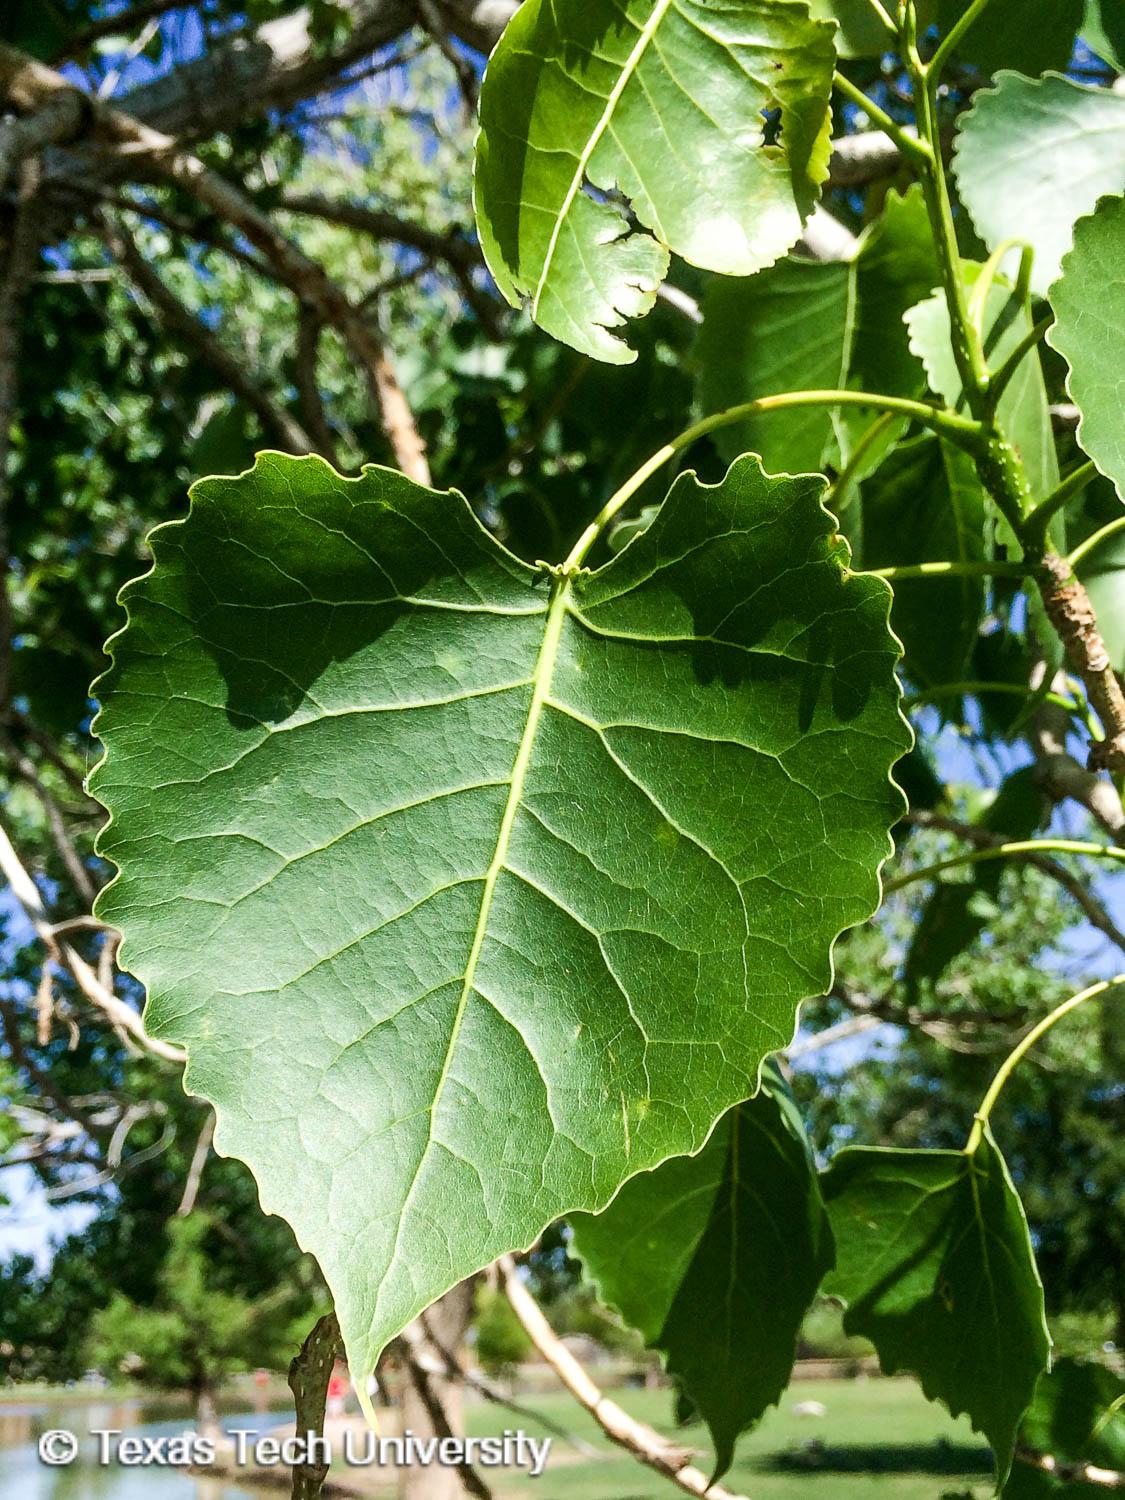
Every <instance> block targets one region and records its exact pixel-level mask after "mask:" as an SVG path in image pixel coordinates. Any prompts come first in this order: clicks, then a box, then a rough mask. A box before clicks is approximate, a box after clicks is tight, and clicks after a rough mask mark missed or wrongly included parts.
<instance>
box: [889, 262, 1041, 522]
mask: <svg viewBox="0 0 1125 1500" xmlns="http://www.w3.org/2000/svg"><path fill="white" fill-rule="evenodd" d="M962 270H963V274H964V277H965V280H966V282H967V284H968V285H969V287H970V288H971V287H973V286H974V285H975V283H976V280H977V277H978V276H979V275H980V273H981V267H980V266H979V265H976V264H975V263H974V262H971V261H969V262H965V263H964V264H963V267H962ZM981 321H982V331H983V336H984V352H985V357H986V358H987V360H988V363H989V366H990V367H991V368H992V369H993V370H998V369H999V368H1000V367H1001V366H1002V365H1003V364H1004V362H1005V360H1006V359H1007V357H1008V355H1009V354H1011V353H1012V352H1013V351H1014V350H1015V348H1016V346H1017V345H1018V344H1019V342H1020V340H1021V339H1022V338H1023V337H1024V336H1025V335H1026V334H1028V333H1030V331H1031V327H1032V317H1031V311H1030V309H1029V308H1028V306H1027V305H1026V303H1024V302H1023V301H1022V300H1021V299H1020V298H1019V296H1018V295H1017V294H1016V291H1015V290H1014V289H1013V288H1012V286H1011V285H1010V284H1009V283H1008V282H1007V281H1005V280H1004V279H1003V278H1002V277H999V276H998V277H996V278H995V280H994V281H993V283H992V286H991V287H990V288H989V292H988V297H987V299H986V300H985V305H984V309H983V315H982V320H981ZM906 326H907V328H908V329H909V331H910V347H911V348H912V349H913V350H914V353H915V354H916V355H917V356H918V358H919V359H920V360H921V361H922V363H923V364H924V365H925V367H926V373H927V375H928V376H929V380H930V385H931V387H932V388H933V390H934V391H935V392H936V393H937V394H938V395H939V396H941V397H942V398H943V400H945V401H946V402H947V403H948V404H949V405H950V406H952V407H954V408H959V409H961V410H962V411H964V410H966V409H967V403H966V400H965V393H964V390H963V388H962V385H961V376H960V373H959V372H958V369H957V362H956V360H955V359H954V357H953V340H952V335H951V333H950V322H949V305H948V303H947V302H946V300H945V294H944V293H943V292H936V293H935V294H934V295H933V296H932V297H927V299H926V300H925V301H924V302H920V303H919V304H918V306H917V307H913V308H911V309H910V311H909V312H908V313H907V314H906ZM996 415H997V417H998V418H999V422H1000V426H1001V428H1002V430H1003V432H1004V435H1005V437H1006V438H1007V439H1008V441H1009V442H1010V443H1011V444H1012V447H1013V448H1015V450H1016V452H1017V453H1018V454H1019V456H1020V458H1021V459H1022V460H1023V466H1024V470H1025V472H1026V474H1027V481H1028V485H1029V487H1030V490H1031V496H1032V499H1035V500H1041V499H1043V498H1044V497H1045V496H1047V495H1049V494H1050V492H1051V491H1052V490H1053V489H1054V488H1055V486H1056V485H1057V484H1058V482H1059V461H1058V455H1057V452H1056V449H1055V439H1054V433H1053V430H1052V427H1051V408H1050V404H1049V402H1048V400H1047V387H1046V384H1045V382H1044V380H1043V366H1042V364H1041V363H1040V360H1039V353H1038V351H1037V350H1035V349H1033V350H1031V352H1030V353H1029V354H1026V355H1025V356H1024V358H1023V359H1022V360H1021V362H1020V365H1019V369H1018V370H1017V371H1016V373H1015V375H1014V376H1013V377H1012V379H1011V381H1010V382H1009V384H1008V387H1007V389H1006V390H1005V391H1004V394H1003V395H1002V396H1001V397H1000V401H999V404H998V406H997V408H996Z"/></svg>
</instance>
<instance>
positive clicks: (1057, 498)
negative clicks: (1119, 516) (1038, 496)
mask: <svg viewBox="0 0 1125 1500" xmlns="http://www.w3.org/2000/svg"><path fill="white" fill-rule="evenodd" d="M1097 472H1098V471H1097V468H1096V466H1095V465H1094V464H1093V463H1092V462H1091V461H1090V460H1087V461H1086V462H1085V463H1084V464H1079V465H1078V467H1077V469H1073V470H1072V471H1071V472H1070V473H1069V474H1068V475H1067V476H1066V478H1065V479H1064V480H1062V481H1061V482H1060V483H1059V484H1057V485H1056V486H1055V488H1054V489H1053V490H1052V491H1051V493H1050V494H1049V495H1048V496H1047V498H1046V500H1041V501H1040V502H1039V504H1038V505H1037V506H1036V507H1035V509H1034V510H1033V511H1032V512H1031V514H1030V515H1029V516H1028V518H1027V520H1026V522H1025V523H1024V524H1025V527H1026V534H1027V536H1029V537H1033V538H1035V539H1036V540H1037V541H1039V542H1040V543H1041V542H1042V540H1043V538H1044V537H1046V535H1047V527H1048V526H1049V525H1050V524H1051V518H1052V516H1054V515H1056V514H1057V513H1058V512H1059V511H1060V510H1062V508H1063V506H1064V505H1066V504H1067V503H1068V502H1069V501H1071V500H1072V499H1073V498H1074V496H1075V495H1077V494H1078V492H1079V490H1084V489H1085V488H1086V486H1087V485H1088V484H1089V483H1090V480H1091V479H1093V477H1094V475H1095V474H1096V473H1097Z"/></svg>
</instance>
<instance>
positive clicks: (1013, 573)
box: [865, 562, 1029, 583]
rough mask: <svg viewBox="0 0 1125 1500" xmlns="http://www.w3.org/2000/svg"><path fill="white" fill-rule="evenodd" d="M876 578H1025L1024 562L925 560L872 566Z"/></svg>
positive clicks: (1025, 567)
mask: <svg viewBox="0 0 1125 1500" xmlns="http://www.w3.org/2000/svg"><path fill="white" fill-rule="evenodd" d="M865 571H869V572H872V573H874V575H875V577H876V578H886V579H889V580H890V581H891V582H892V583H898V582H900V581H901V580H902V579H904V578H1024V577H1026V575H1027V573H1028V571H1029V570H1028V568H1027V566H1026V565H1025V564H1024V563H1009V562H924V563H904V564H902V565H901V566H900V567H896V568H871V569H867V570H865Z"/></svg>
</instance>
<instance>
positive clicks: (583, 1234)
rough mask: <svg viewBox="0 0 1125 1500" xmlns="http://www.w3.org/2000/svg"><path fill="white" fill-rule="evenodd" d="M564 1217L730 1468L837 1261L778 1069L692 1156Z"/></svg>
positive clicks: (602, 1289)
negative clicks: (598, 1208) (599, 1207)
mask: <svg viewBox="0 0 1125 1500" xmlns="http://www.w3.org/2000/svg"><path fill="white" fill-rule="evenodd" d="M570 1222H571V1227H572V1229H573V1231H574V1252H575V1254H576V1255H577V1256H578V1257H579V1258H580V1259H581V1260H582V1261H583V1262H584V1264H585V1267H586V1271H587V1273H588V1275H589V1276H590V1277H591V1278H592V1280H593V1281H594V1282H595V1283H596V1285H597V1287H598V1291H599V1295H600V1296H601V1298H602V1300H603V1301H604V1302H606V1303H608V1304H609V1305H610V1306H611V1307H614V1308H616V1309H617V1311H618V1312H619V1313H620V1314H621V1316H622V1317H623V1318H624V1320H625V1322H626V1323H628V1324H630V1326H632V1327H633V1328H636V1329H638V1330H639V1331H640V1333H641V1334H642V1335H643V1337H644V1340H645V1342H646V1343H647V1344H648V1345H649V1346H650V1347H652V1348H657V1349H661V1350H663V1351H664V1353H665V1355H666V1357H667V1366H668V1371H669V1373H670V1374H671V1375H673V1376H674V1377H675V1378H676V1380H677V1383H678V1384H679V1385H680V1386H681V1388H682V1389H683V1390H684V1391H685V1392H686V1393H687V1396H688V1397H689V1399H690V1400H691V1402H692V1405H693V1406H694V1407H695V1409H696V1410H697V1411H698V1412H699V1414H700V1416H701V1417H702V1418H703V1420H704V1421H705V1422H706V1423H707V1426H708V1427H709V1428H710V1431H711V1436H712V1440H713V1441H714V1444H715V1454H716V1459H715V1476H716V1477H718V1476H719V1475H721V1474H725V1473H726V1471H727V1470H728V1469H729V1468H730V1465H731V1462H732V1460H733V1458H734V1444H735V1440H736V1439H737V1438H738V1436H739V1435H740V1434H741V1433H742V1432H744V1431H745V1430H746V1428H747V1427H749V1426H751V1425H752V1424H753V1423H754V1422H756V1421H757V1420H758V1418H759V1417H760V1416H761V1415H762V1414H763V1412H765V1411H766V1409H767V1408H768V1407H770V1406H772V1405H773V1404H774V1403H775V1402H777V1401H778V1400H779V1399H780V1398H781V1394H782V1392H783V1391H784V1390H785V1388H786V1386H787V1385H788V1384H789V1378H790V1376H791V1374H792V1372H793V1361H794V1359H795V1357H796V1351H797V1337H798V1335H799V1333H800V1331H801V1324H802V1322H803V1320H804V1316H805V1313H806V1312H807V1311H808V1309H809V1305H810V1304H811V1302H812V1300H813V1298H814V1297H815V1295H816V1290H817V1288H818V1287H819V1285H820V1283H821V1281H822V1280H823V1278H824V1275H825V1272H826V1271H828V1270H829V1268H830V1267H831V1265H832V1261H833V1255H832V1235H831V1231H830V1230H829V1227H828V1220H827V1216H826V1214H825V1211H824V1204H823V1202H822V1201H821V1196H820V1187H819V1184H818V1181H817V1174H816V1169H815V1167H814V1165H813V1160H812V1153H811V1151H810V1149H809V1143H808V1139H807V1137H806V1135H805V1130H804V1126H803V1124H802V1122H801V1117H800V1114H799V1113H798V1112H797V1108H796V1106H795V1104H794V1103H793V1099H792V1096H791V1095H790V1093H789V1090H788V1088H787V1087H786V1085H785V1083H784V1081H783V1079H782V1078H781V1076H780V1074H779V1073H778V1072H777V1070H776V1068H775V1067H772V1066H771V1067H768V1068H767V1069H766V1070H765V1071H764V1072H763V1075H762V1087H761V1089H760V1091H759V1092H758V1094H757V1095H756V1096H755V1097H754V1098H753V1099H750V1100H748V1101H747V1102H746V1103H744V1104H738V1105H736V1106H735V1108H734V1109H733V1110H730V1111H729V1112H728V1113H727V1114H725V1115H724V1116H723V1118H722V1119H721V1120H720V1121H719V1123H718V1125H716V1127H715V1130H714V1132H713V1133H712V1135H711V1138H710V1140H709V1141H708V1142H707V1144H706V1146H704V1148H703V1150H702V1151H701V1152H700V1153H699V1155H698V1156H679V1157H673V1158H672V1160H670V1161H666V1162H665V1163H664V1164H663V1166H660V1167H657V1168H656V1170H655V1171H654V1172H642V1173H641V1174H640V1175H639V1176H637V1177H634V1178H632V1179H631V1180H630V1181H629V1182H627V1183H626V1184H625V1186H624V1187H623V1188H622V1189H621V1191H620V1192H619V1193H618V1195H617V1197H616V1198H614V1200H613V1202H612V1203H611V1204H610V1205H609V1207H608V1208H607V1209H605V1210H604V1211H603V1212H602V1213H600V1214H598V1215H597V1216H596V1217H591V1216H589V1215H585V1214H583V1215H575V1216H573V1217H572V1218H571V1221H570Z"/></svg>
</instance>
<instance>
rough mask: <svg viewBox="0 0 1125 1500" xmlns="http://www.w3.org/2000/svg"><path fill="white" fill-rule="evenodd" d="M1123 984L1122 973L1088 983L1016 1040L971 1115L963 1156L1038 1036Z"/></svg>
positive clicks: (978, 1139)
mask: <svg viewBox="0 0 1125 1500" xmlns="http://www.w3.org/2000/svg"><path fill="white" fill-rule="evenodd" d="M1123 984H1125V974H1117V975H1115V976H1114V978H1112V979H1102V980H1100V981H1099V982H1098V983H1097V984H1092V985H1090V986H1089V988H1088V989H1084V990H1080V991H1079V992H1078V994H1077V995H1071V997H1070V999H1069V1000H1064V1001H1063V1003H1062V1004H1061V1005H1056V1006H1055V1008H1054V1010H1053V1011H1051V1012H1050V1014H1049V1015H1046V1016H1044V1017H1043V1019H1042V1020H1041V1021H1039V1022H1038V1023H1037V1024H1036V1025H1034V1026H1033V1027H1032V1028H1031V1030H1030V1031H1029V1032H1028V1033H1027V1035H1026V1036H1025V1037H1024V1038H1023V1039H1022V1040H1021V1041H1020V1042H1017V1044H1016V1045H1015V1047H1013V1048H1012V1050H1011V1052H1009V1053H1008V1056H1007V1057H1006V1058H1005V1059H1004V1061H1003V1062H1002V1063H1001V1064H1000V1068H999V1070H998V1071H997V1074H996V1077H995V1078H994V1079H993V1080H992V1082H991V1083H990V1084H989V1086H988V1092H987V1093H986V1094H985V1096H984V1098H983V1099H982V1100H981V1102H980V1108H979V1109H978V1110H977V1112H976V1115H975V1116H974V1118H973V1128H972V1131H971V1133H970V1135H969V1139H968V1140H967V1141H966V1142H965V1154H966V1155H967V1156H972V1154H973V1152H974V1151H976V1149H977V1147H978V1146H979V1145H980V1143H981V1141H982V1139H983V1138H984V1132H985V1127H986V1126H987V1124H988V1119H989V1116H990V1115H991V1114H992V1110H993V1107H994V1105H995V1104H996V1101H997V1099H999V1097H1000V1094H1001V1091H1002V1090H1003V1088H1004V1085H1005V1084H1006V1083H1007V1081H1008V1079H1009V1078H1010V1077H1011V1076H1012V1073H1013V1072H1014V1071H1015V1069H1016V1068H1017V1066H1018V1065H1019V1063H1020V1062H1021V1060H1022V1059H1023V1058H1024V1056H1025V1055H1026V1054H1027V1053H1028V1052H1030V1050H1031V1049H1032V1047H1034V1046H1035V1044H1036V1042H1037V1041H1039V1039H1040V1037H1042V1036H1043V1035H1044V1034H1045V1033H1046V1032H1048V1031H1050V1029H1051V1027H1052V1026H1054V1025H1055V1023H1056V1022H1058V1021H1061V1020H1062V1018H1063V1017H1064V1016H1068V1015H1069V1014H1070V1012H1071V1011H1072V1010H1077V1009H1078V1007H1079V1006H1080V1005H1085V1004H1086V1002H1087V1000H1095V999H1097V997H1098V996H1099V995H1104V994H1105V993H1106V992H1107V991H1108V990H1113V989H1117V988H1118V987H1119V986H1121V985H1123Z"/></svg>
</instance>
